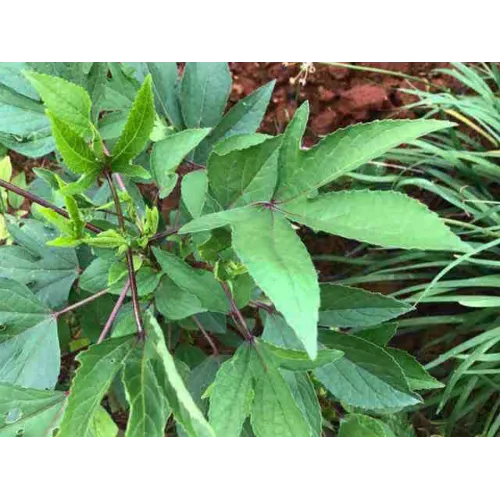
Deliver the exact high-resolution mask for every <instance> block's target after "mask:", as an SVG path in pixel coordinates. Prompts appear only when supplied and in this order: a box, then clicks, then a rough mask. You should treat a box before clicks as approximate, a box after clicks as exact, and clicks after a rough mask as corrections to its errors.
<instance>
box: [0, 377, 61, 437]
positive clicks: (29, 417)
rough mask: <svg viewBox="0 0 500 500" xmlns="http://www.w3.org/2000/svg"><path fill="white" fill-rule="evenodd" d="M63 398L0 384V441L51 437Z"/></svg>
mask: <svg viewBox="0 0 500 500" xmlns="http://www.w3.org/2000/svg"><path fill="white" fill-rule="evenodd" d="M65 400H66V396H65V395H64V392H60V391H44V390H38V389H26V388H24V387H17V386H14V385H10V384H3V383H2V384H0V437H21V436H23V437H50V436H52V433H53V432H54V430H55V429H56V428H57V426H58V425H59V420H60V419H61V417H62V413H63V409H64V403H65Z"/></svg>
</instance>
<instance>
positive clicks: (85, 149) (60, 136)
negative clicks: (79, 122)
mask: <svg viewBox="0 0 500 500" xmlns="http://www.w3.org/2000/svg"><path fill="white" fill-rule="evenodd" d="M47 116H48V117H49V118H50V123H51V125H52V134H53V135H54V139H55V140H56V146H57V149H58V150H59V152H60V153H61V156H62V157H63V160H64V163H65V164H66V166H67V167H68V168H69V169H70V170H72V171H73V172H75V173H76V174H95V173H96V172H99V171H100V170H101V165H100V164H99V162H98V160H97V158H96V156H95V154H94V152H93V151H92V149H91V148H90V147H89V146H88V144H87V143H86V142H85V140H84V139H83V138H82V137H81V136H80V135H79V134H77V133H76V132H75V131H74V130H73V129H72V128H71V127H69V126H68V125H67V124H66V123H65V122H63V121H61V120H59V119H58V118H56V116H55V115H54V114H52V113H51V112H50V111H47Z"/></svg>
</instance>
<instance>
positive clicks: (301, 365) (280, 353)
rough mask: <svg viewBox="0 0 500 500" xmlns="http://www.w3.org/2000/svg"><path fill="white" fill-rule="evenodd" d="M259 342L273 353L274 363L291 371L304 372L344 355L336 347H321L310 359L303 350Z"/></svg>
mask: <svg viewBox="0 0 500 500" xmlns="http://www.w3.org/2000/svg"><path fill="white" fill-rule="evenodd" d="M260 343H261V344H264V345H265V346H266V349H267V350H268V351H269V352H270V353H271V354H272V355H273V357H274V363H275V364H276V365H277V366H278V367H279V368H283V369H285V370H291V371H304V372H305V371H308V370H314V369H315V368H319V367H320V366H323V365H326V364H328V363H333V362H334V361H337V360H338V359H340V358H341V357H342V356H343V355H344V353H343V352H342V351H337V350H336V349H321V350H319V351H318V355H317V356H316V359H315V360H314V361H311V360H310V359H309V356H308V355H307V354H306V352H305V351H302V350H300V351H299V350H295V349H288V348H286V347H279V346H276V345H273V344H271V343H269V344H268V343H267V342H264V341H261V342H260Z"/></svg>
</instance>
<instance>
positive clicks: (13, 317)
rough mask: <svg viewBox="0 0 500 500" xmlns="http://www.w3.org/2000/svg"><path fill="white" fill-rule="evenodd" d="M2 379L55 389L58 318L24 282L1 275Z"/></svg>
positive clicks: (19, 384)
mask: <svg viewBox="0 0 500 500" xmlns="http://www.w3.org/2000/svg"><path fill="white" fill-rule="evenodd" d="M0 325H1V328H0V383H3V384H12V385H18V386H22V387H29V388H33V389H53V388H54V387H55V385H56V382H57V377H58V376H59V368H60V355H61V353H60V349H59V339H58V337H57V321H56V319H55V318H54V317H53V316H52V312H51V311H50V310H49V309H48V308H47V307H46V306H45V305H44V304H42V303H41V302H40V301H39V300H38V299H37V298H36V297H35V296H34V295H33V294H32V293H31V292H30V290H29V289H28V288H27V287H26V286H25V285H23V284H21V283H17V282H16V281H13V280H10V279H4V278H0Z"/></svg>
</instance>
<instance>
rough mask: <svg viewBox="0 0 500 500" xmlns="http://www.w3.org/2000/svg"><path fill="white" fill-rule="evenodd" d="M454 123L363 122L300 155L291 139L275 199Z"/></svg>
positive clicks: (299, 124)
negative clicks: (295, 151)
mask: <svg viewBox="0 0 500 500" xmlns="http://www.w3.org/2000/svg"><path fill="white" fill-rule="evenodd" d="M303 109H304V110H303V111H301V113H300V115H299V117H298V118H297V121H296V122H295V123H294V122H292V124H291V125H292V126H293V127H294V132H293V134H291V136H293V137H294V138H295V142H296V139H297V137H298V135H299V134H300V131H301V130H303V129H304V122H305V117H306V116H307V108H305V107H304V108H303ZM451 126H453V124H452V123H451V122H446V121H439V120H384V121H375V122H371V123H362V124H358V125H353V126H350V127H347V128H345V129H340V130H337V131H336V132H334V133H333V134H331V135H329V136H327V137H325V138H324V139H323V140H322V141H321V142H320V143H319V144H318V145H317V146H315V147H314V148H312V149H309V150H307V151H301V152H300V153H299V154H298V155H297V154H295V153H293V151H292V150H291V148H293V146H292V142H291V143H290V145H289V147H287V149H286V152H284V155H283V160H284V161H283V163H282V165H281V169H280V179H279V183H278V189H277V191H276V194H275V198H276V199H277V200H281V201H283V202H285V201H290V200H293V199H295V198H298V197H301V196H305V195H307V194H308V193H311V192H313V191H315V190H316V189H318V188H320V187H321V186H324V185H325V184H328V183H329V182H332V181H333V180H335V179H338V178H339V177H342V176H343V175H345V174H347V173H349V172H352V171H353V170H355V169H356V168H358V167H360V166H361V165H364V164H365V163H367V162H368V161H370V160H374V159H376V158H378V157H380V156H382V155H383V154H384V153H386V152H387V151H389V150H390V149H392V148H394V147H396V146H398V145H400V144H403V143H407V142H410V141H413V140H415V139H417V138H418V137H420V136H422V135H425V134H430V133H432V132H436V131H437V130H441V129H443V128H448V127H451ZM285 140H286V139H285Z"/></svg>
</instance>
